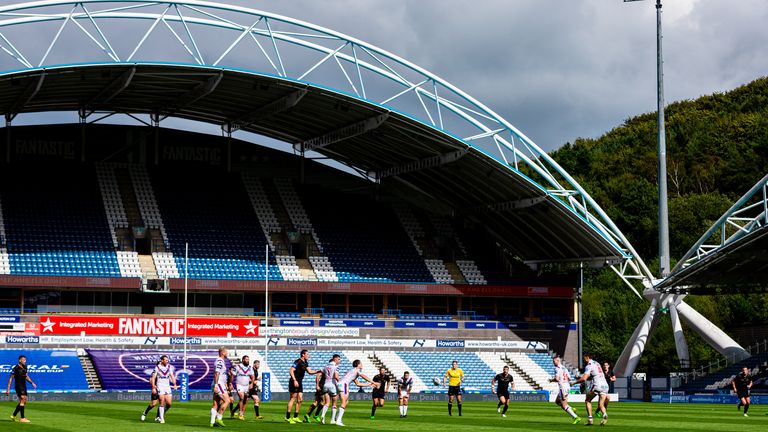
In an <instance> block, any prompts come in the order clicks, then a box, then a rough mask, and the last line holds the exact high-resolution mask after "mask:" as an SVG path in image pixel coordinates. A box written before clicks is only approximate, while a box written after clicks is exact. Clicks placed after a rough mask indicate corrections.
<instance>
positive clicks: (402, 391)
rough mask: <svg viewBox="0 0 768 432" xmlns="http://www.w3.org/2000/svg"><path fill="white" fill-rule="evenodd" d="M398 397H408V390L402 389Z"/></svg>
mask: <svg viewBox="0 0 768 432" xmlns="http://www.w3.org/2000/svg"><path fill="white" fill-rule="evenodd" d="M397 397H399V398H401V399H408V392H407V391H405V390H400V392H399V394H398V395H397Z"/></svg>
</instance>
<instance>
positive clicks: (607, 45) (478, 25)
mask: <svg viewBox="0 0 768 432" xmlns="http://www.w3.org/2000/svg"><path fill="white" fill-rule="evenodd" d="M227 1H228V2H229V3H232V4H239V5H242V6H248V7H252V8H255V9H261V10H264V11H269V12H273V13H277V14H282V15H286V16H290V17H293V18H297V19H301V20H305V21H308V22H311V23H314V24H318V25H321V26H325V27H328V28H331V29H333V30H337V31H339V32H342V33H346V34H347V35H349V36H352V37H354V38H357V39H360V40H363V41H365V42H368V43H371V44H374V45H376V46H378V47H380V48H383V49H385V50H387V51H389V52H392V53H394V54H396V55H399V56H401V57H403V58H405V59H407V60H409V61H411V62H413V63H415V64H417V65H419V66H421V67H423V68H425V69H427V70H429V71H431V72H432V73H434V74H436V75H438V76H440V77H442V78H443V79H445V80H447V81H449V82H451V83H452V84H454V85H455V86H457V87H459V88H460V89H462V90H464V91H465V92H467V93H468V94H470V95H472V96H473V97H475V98H476V99H478V100H479V101H481V102H483V103H484V104H485V105H487V106H488V107H490V108H491V109H493V110H495V111H496V112H497V113H499V114H501V115H502V116H503V117H504V118H506V119H507V120H508V121H509V122H510V123H512V124H513V125H515V126H516V127H517V128H518V129H519V130H520V131H522V132H523V133H524V134H526V135H527V136H528V137H529V138H531V139H532V140H533V141H534V142H536V143H537V144H538V145H539V146H540V147H542V148H543V149H544V150H547V151H550V150H553V149H556V148H558V147H560V146H561V145H563V144H564V143H566V142H573V140H575V139H576V138H578V137H597V136H600V135H601V134H603V133H605V132H607V131H608V130H610V129H612V128H614V127H616V126H618V125H620V124H621V123H622V122H623V121H624V120H625V119H627V118H629V117H632V116H635V115H638V114H642V113H645V112H650V111H655V110H656V26H655V24H656V16H655V7H654V2H653V1H652V0H646V1H638V2H632V3H624V2H623V1H622V0H475V1H471V2H470V1H459V0H410V1H406V0H386V1H385V0H333V1H319V0H283V1H275V0H270V1H266V0H227ZM9 3H14V1H7V0H0V4H9ZM664 3H665V4H664V7H663V9H662V10H663V23H664V58H665V63H664V71H665V92H666V100H667V103H669V102H672V101H677V100H681V99H694V98H696V97H699V96H702V95H706V94H711V93H713V92H723V91H727V90H730V89H733V88H735V87H738V86H739V85H742V84H746V83H748V82H750V81H752V80H754V79H756V78H758V77H760V76H763V75H765V74H766V73H768V52H766V51H767V50H766V48H765V46H766V42H767V41H768V26H767V25H765V23H766V22H768V2H766V1H765V0H738V1H733V0H732V1H728V0H666V1H665V2H664ZM52 30H53V29H52ZM63 37H66V35H64V36H63ZM25 38H27V39H28V41H27V42H30V43H31V42H32V41H34V39H35V35H28V36H26V37H25ZM23 42H24V41H22V42H18V41H17V44H18V43H23ZM0 54H2V53H0ZM72 54H73V55H74V54H76V52H74V51H73V53H72ZM233 55H235V54H233ZM53 117H55V116H50V115H49V118H53Z"/></svg>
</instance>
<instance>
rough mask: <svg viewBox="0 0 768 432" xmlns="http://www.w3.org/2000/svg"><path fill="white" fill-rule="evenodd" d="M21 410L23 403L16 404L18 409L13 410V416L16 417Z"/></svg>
mask: <svg viewBox="0 0 768 432" xmlns="http://www.w3.org/2000/svg"><path fill="white" fill-rule="evenodd" d="M19 411H21V405H19V404H16V409H15V410H13V416H14V417H16V414H18V413H19Z"/></svg>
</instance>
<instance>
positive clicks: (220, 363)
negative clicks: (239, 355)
mask: <svg viewBox="0 0 768 432" xmlns="http://www.w3.org/2000/svg"><path fill="white" fill-rule="evenodd" d="M227 354H228V351H227V349H226V348H224V347H222V348H219V357H217V358H216V362H215V363H214V372H213V406H212V407H211V427H213V426H214V425H219V426H220V427H224V421H223V420H222V418H223V416H224V412H225V411H226V410H227V407H228V406H229V404H230V403H232V400H231V399H230V397H229V393H228V391H227V389H228V387H229V384H228V383H227V378H228V375H229V374H228V373H227V363H226V359H227Z"/></svg>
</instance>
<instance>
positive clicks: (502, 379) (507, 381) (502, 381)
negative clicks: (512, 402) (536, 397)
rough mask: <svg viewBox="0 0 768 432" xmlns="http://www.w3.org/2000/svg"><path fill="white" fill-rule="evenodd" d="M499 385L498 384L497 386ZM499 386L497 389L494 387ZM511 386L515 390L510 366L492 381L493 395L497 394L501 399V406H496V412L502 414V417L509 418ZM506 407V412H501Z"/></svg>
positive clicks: (505, 367)
mask: <svg viewBox="0 0 768 432" xmlns="http://www.w3.org/2000/svg"><path fill="white" fill-rule="evenodd" d="M497 383H498V384H497ZM496 386H498V387H497V388H495V391H494V387H496ZM510 386H511V387H512V390H513V391H514V390H515V379H514V378H513V377H512V375H511V374H510V373H509V366H504V369H503V371H502V372H501V373H500V374H498V375H496V376H495V377H493V379H492V380H491V393H494V392H495V393H496V396H497V397H498V398H499V404H498V405H497V406H496V412H500V413H501V416H502V417H506V416H507V410H508V409H509V390H510ZM502 405H504V411H502V410H501V406H502Z"/></svg>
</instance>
